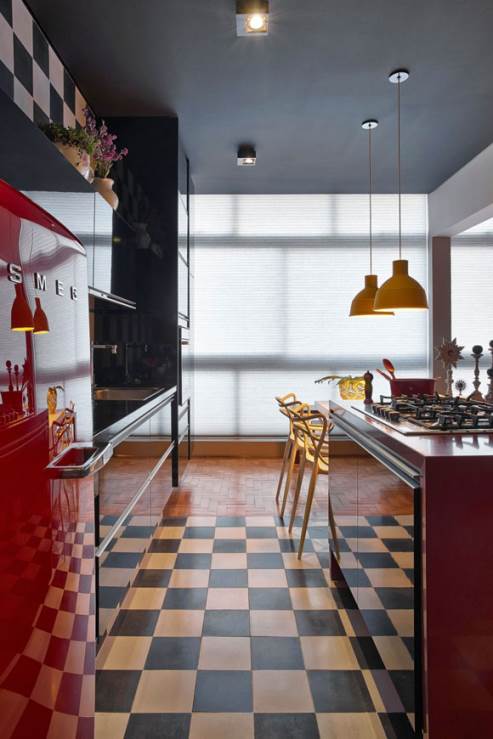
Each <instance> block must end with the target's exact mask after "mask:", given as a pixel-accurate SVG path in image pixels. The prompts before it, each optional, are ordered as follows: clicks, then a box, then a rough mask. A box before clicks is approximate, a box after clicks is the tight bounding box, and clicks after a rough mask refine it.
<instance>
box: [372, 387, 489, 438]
mask: <svg viewBox="0 0 493 739" xmlns="http://www.w3.org/2000/svg"><path fill="white" fill-rule="evenodd" d="M357 410H360V411H361V412H362V413H364V414H365V415H367V416H370V417H373V418H378V420H380V421H382V422H383V423H385V424H386V425H389V426H391V427H392V428H394V429H396V430H398V431H400V432H401V433H403V434H408V435H410V434H416V435H418V434H454V433H461V434H468V433H469V434H470V433H476V434H480V433H483V434H484V433H493V405H490V404H488V403H485V402H484V401H478V400H469V399H467V398H450V397H447V396H442V395H438V394H435V395H413V396H408V395H402V396H399V397H391V396H388V395H381V396H380V402H379V403H372V404H371V405H368V406H365V409H364V410H363V409H361V408H358V409H357Z"/></svg>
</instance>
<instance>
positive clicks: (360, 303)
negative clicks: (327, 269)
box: [349, 119, 394, 316]
mask: <svg viewBox="0 0 493 739" xmlns="http://www.w3.org/2000/svg"><path fill="white" fill-rule="evenodd" d="M377 126H378V121H376V120H374V119H371V120H367V121H363V123H362V124H361V128H363V129H364V130H365V131H368V164H369V174H370V187H369V205H370V274H369V275H365V286H364V288H363V289H362V290H360V291H359V293H357V294H356V295H355V296H354V298H353V301H352V303H351V308H350V310H349V315H350V316H393V315H394V314H393V313H392V312H391V311H380V312H377V311H376V310H374V308H373V303H374V301H375V295H376V293H377V290H378V277H377V275H374V274H372V272H373V222H372V215H373V213H372V190H373V188H372V185H373V181H372V155H371V132H372V131H373V129H375V128H376V127H377Z"/></svg>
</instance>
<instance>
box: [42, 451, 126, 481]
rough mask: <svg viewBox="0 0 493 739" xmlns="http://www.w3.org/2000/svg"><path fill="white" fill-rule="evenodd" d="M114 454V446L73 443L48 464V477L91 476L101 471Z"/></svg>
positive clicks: (71, 477)
mask: <svg viewBox="0 0 493 739" xmlns="http://www.w3.org/2000/svg"><path fill="white" fill-rule="evenodd" d="M112 456H113V446H112V445H111V444H105V446H102V447H95V446H91V445H90V444H71V445H70V446H69V447H67V448H66V449H64V450H63V452H61V453H60V454H59V455H58V456H57V457H55V458H54V459H52V461H51V462H50V463H49V464H48V465H47V467H46V471H47V473H48V477H50V478H53V479H74V478H80V477H89V476H90V475H94V474H96V472H99V470H101V469H102V468H103V467H104V466H105V465H106V464H107V463H108V462H109V460H110V459H111V457H112Z"/></svg>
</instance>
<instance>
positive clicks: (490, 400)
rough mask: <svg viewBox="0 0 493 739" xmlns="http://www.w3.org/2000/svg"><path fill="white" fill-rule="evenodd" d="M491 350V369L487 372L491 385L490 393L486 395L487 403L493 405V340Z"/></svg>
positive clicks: (489, 386) (489, 387)
mask: <svg viewBox="0 0 493 739" xmlns="http://www.w3.org/2000/svg"><path fill="white" fill-rule="evenodd" d="M489 346H490V348H489V349H488V351H489V353H490V354H491V367H490V368H489V369H488V370H486V374H487V375H488V378H489V381H490V382H489V385H488V393H487V394H486V395H485V398H484V399H485V400H486V402H487V403H493V339H492V340H491V341H490V344H489Z"/></svg>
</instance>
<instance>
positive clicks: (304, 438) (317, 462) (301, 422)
mask: <svg viewBox="0 0 493 739" xmlns="http://www.w3.org/2000/svg"><path fill="white" fill-rule="evenodd" d="M332 427H333V424H331V423H329V422H327V419H326V417H325V416H323V415H322V414H321V413H310V414H308V415H299V416H298V417H297V418H294V419H293V433H294V436H295V445H296V446H297V447H298V448H299V449H300V450H301V449H302V451H300V454H301V462H300V468H299V473H298V479H297V481H296V488H295V493H294V500H293V508H292V511H291V519H290V522H289V531H290V533H291V531H292V529H293V524H294V520H295V517H296V511H297V508H298V501H299V497H300V493H301V488H302V485H303V477H304V473H305V466H306V463H307V462H308V463H309V464H311V465H312V472H311V475H310V483H309V486H308V492H307V496H306V502H305V512H304V516H303V526H302V529H301V536H300V544H299V547H298V559H301V555H302V554H303V548H304V545H305V539H306V531H307V528H308V522H309V520H310V513H311V509H312V504H313V497H314V495H315V490H316V487H317V480H318V476H319V475H328V474H329V444H328V434H329V431H330V430H331V429H332ZM329 525H330V527H331V530H332V535H333V537H334V538H335V536H334V535H335V522H334V516H333V513H332V506H331V503H330V499H329Z"/></svg>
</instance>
